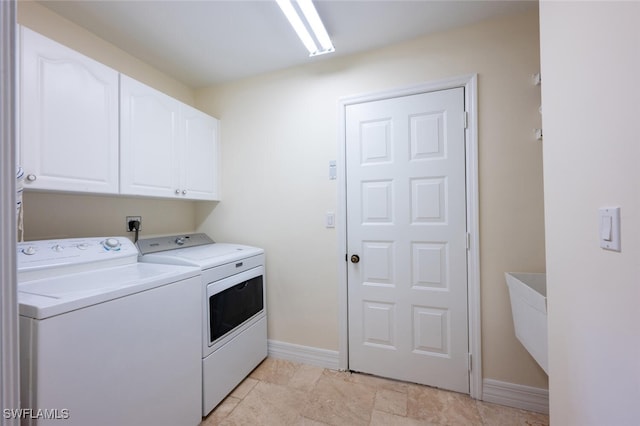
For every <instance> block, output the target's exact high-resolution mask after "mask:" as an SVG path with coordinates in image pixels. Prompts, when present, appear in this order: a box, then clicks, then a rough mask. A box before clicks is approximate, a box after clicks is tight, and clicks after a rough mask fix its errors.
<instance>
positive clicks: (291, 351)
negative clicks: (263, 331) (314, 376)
mask: <svg viewBox="0 0 640 426" xmlns="http://www.w3.org/2000/svg"><path fill="white" fill-rule="evenodd" d="M267 352H268V354H269V356H270V357H272V358H278V359H286V360H287V361H294V362H299V363H301V364H309V365H315V366H317V367H322V368H328V369H330V370H338V352H337V351H330V350H328V349H320V348H314V347H311V346H302V345H296V344H294V343H286V342H279V341H276V340H269V341H268V349H267Z"/></svg>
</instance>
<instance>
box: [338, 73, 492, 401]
mask: <svg viewBox="0 0 640 426" xmlns="http://www.w3.org/2000/svg"><path fill="white" fill-rule="evenodd" d="M456 87H462V88H464V97H465V109H466V112H467V119H468V121H467V129H466V133H465V140H466V175H467V181H466V184H467V194H466V195H467V231H468V232H469V243H470V245H469V252H468V256H467V289H468V313H469V352H470V354H471V360H472V364H471V371H470V372H469V393H470V395H471V397H472V398H475V399H482V388H483V386H482V344H481V341H482V336H481V332H482V330H481V320H480V235H479V231H480V224H479V223H480V222H479V201H478V75H477V74H470V75H463V76H460V77H453V78H448V79H444V80H438V81H433V82H429V83H425V84H419V85H415V86H410V87H405V88H399V89H395V90H389V91H384V92H379V93H372V94H366V95H358V96H350V97H345V98H341V99H340V100H339V105H338V115H339V117H338V123H339V126H338V158H337V164H336V165H337V188H338V209H337V210H338V211H337V220H336V231H337V235H338V256H337V258H338V280H339V282H338V292H339V293H338V322H339V324H340V325H339V330H338V332H339V336H338V337H339V343H338V361H339V369H341V370H348V369H349V329H348V327H349V326H348V300H347V263H346V262H345V257H344V256H345V254H346V247H347V229H346V223H347V211H346V169H345V155H346V154H345V149H346V139H345V138H346V136H345V116H346V109H347V106H349V105H353V104H358V103H362V102H372V101H378V100H383V99H389V98H395V97H400V96H409V95H415V94H419V93H427V92H433V91H437V90H446V89H453V88H456Z"/></svg>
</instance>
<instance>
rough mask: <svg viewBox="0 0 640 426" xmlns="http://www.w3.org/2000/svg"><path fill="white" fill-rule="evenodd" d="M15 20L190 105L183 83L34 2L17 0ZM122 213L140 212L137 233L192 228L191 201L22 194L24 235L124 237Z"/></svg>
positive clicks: (190, 97)
mask: <svg viewBox="0 0 640 426" xmlns="http://www.w3.org/2000/svg"><path fill="white" fill-rule="evenodd" d="M18 23H19V24H21V25H25V26H27V27H29V28H31V29H33V30H35V31H37V32H40V33H41V34H43V35H45V36H47V37H49V38H51V39H54V40H56V41H58V42H59V43H62V44H64V45H66V46H69V47H71V48H72V49H74V50H77V51H79V52H81V53H83V54H84V55H87V56H89V57H91V58H93V59H95V60H97V61H99V62H102V63H103V64H105V65H107V66H109V67H111V68H113V69H115V70H117V71H120V72H122V73H124V74H127V75H129V76H131V77H133V78H135V79H137V80H139V81H142V82H143V83H145V84H148V85H150V86H152V87H155V88H156V89H158V90H160V91H162V92H165V93H167V94H169V95H170V96H173V97H175V98H177V99H180V100H181V101H183V102H185V103H188V104H191V105H193V102H194V93H193V90H192V89H191V88H189V87H188V86H186V85H184V84H182V83H181V82H179V81H177V80H174V79H172V78H170V77H168V76H167V75H165V74H163V73H161V72H160V71H158V70H156V69H154V68H152V67H151V66H149V65H147V64H145V63H143V62H141V61H140V60H138V59H136V58H134V57H133V56H131V55H129V54H127V53H125V52H124V51H122V50H120V49H118V48H116V47H115V46H113V45H111V44H109V43H107V42H105V41H104V40H102V39H100V38H98V37H96V36H95V35H94V34H92V33H90V32H89V31H87V30H86V29H84V28H81V27H79V26H77V25H75V24H73V23H71V22H70V21H68V20H66V19H63V18H62V17H60V16H59V15H56V14H55V13H53V12H51V11H50V10H49V9H47V8H45V7H44V6H42V5H40V4H37V3H34V2H32V1H23V0H21V1H20V2H19V3H18ZM127 215H129V216H131V215H135V216H142V219H143V224H142V234H141V235H151V234H171V233H181V232H192V231H193V230H194V229H195V216H194V215H195V203H194V202H188V201H173V200H151V199H143V198H137V199H136V198H121V197H107V196H98V197H93V196H85V195H65V194H54V193H37V192H27V193H25V195H24V229H25V232H24V238H25V240H35V239H44V238H54V237H57V238H62V237H81V236H103V235H124V234H125V230H126V228H125V216H127ZM128 235H129V236H131V234H128Z"/></svg>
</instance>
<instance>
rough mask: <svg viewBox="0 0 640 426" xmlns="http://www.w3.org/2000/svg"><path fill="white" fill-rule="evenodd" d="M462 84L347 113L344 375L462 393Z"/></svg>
mask: <svg viewBox="0 0 640 426" xmlns="http://www.w3.org/2000/svg"><path fill="white" fill-rule="evenodd" d="M463 113H464V91H463V89H462V88H456V89H449V90H444V91H438V92H431V93H424V94H418V95H411V96H402V97H398V98H392V99H385V100H380V101H373V102H367V103H361V104H354V105H349V106H347V109H346V168H347V218H348V219H347V244H348V253H349V255H351V254H357V255H359V256H360V259H361V260H360V262H358V263H349V267H348V299H349V301H348V310H349V368H350V369H351V370H355V371H361V372H365V373H371V374H375V375H379V376H383V377H390V378H395V379H400V380H406V381H411V382H417V383H423V384H427V385H431V386H437V387H441V388H446V389H451V390H455V391H459V392H464V393H469V372H468V353H469V350H468V320H467V317H468V315H467V257H466V256H467V247H466V238H467V230H466V196H465V194H466V186H465V139H464V121H463V117H464V116H463Z"/></svg>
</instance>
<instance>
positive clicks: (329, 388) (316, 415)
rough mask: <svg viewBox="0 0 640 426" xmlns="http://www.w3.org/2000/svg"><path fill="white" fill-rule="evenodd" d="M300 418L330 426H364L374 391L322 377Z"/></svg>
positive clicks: (339, 379)
mask: <svg viewBox="0 0 640 426" xmlns="http://www.w3.org/2000/svg"><path fill="white" fill-rule="evenodd" d="M309 396H310V398H309V399H310V401H309V403H308V405H307V406H306V407H304V409H303V410H302V415H303V416H305V417H307V418H309V419H312V420H316V421H320V422H324V423H328V424H330V425H350V426H357V425H368V424H369V422H370V420H371V411H372V410H373V403H374V398H375V389H372V388H370V387H368V386H365V385H362V384H358V383H353V382H349V381H346V380H342V379H341V378H335V377H334V378H332V377H327V376H324V375H323V376H322V377H321V378H320V379H319V380H318V382H317V384H316V386H315V388H314V389H313V391H312V392H310V393H309Z"/></svg>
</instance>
